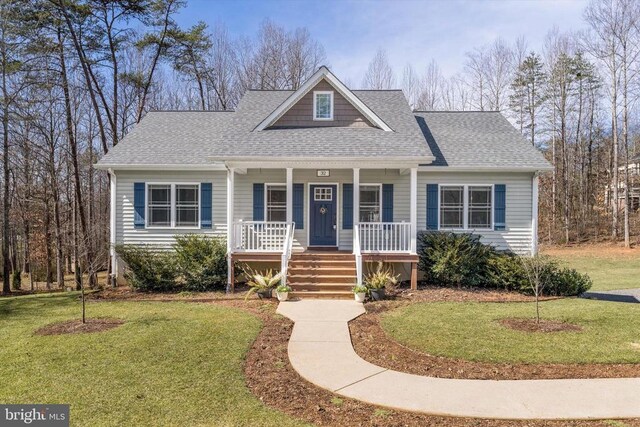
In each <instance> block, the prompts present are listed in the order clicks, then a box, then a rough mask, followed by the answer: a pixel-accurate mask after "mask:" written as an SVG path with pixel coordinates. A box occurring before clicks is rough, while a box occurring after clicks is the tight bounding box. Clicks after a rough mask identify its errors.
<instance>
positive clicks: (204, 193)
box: [200, 182, 212, 228]
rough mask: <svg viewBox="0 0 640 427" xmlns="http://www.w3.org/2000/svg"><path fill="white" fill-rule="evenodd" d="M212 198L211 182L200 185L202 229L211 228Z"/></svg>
mask: <svg viewBox="0 0 640 427" xmlns="http://www.w3.org/2000/svg"><path fill="white" fill-rule="evenodd" d="M211 198H212V188H211V183H210V182H203V183H201V184H200V226H201V227H202V228H211V227H212V223H211V217H212V215H211V204H212V203H211Z"/></svg>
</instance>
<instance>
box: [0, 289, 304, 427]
mask: <svg viewBox="0 0 640 427" xmlns="http://www.w3.org/2000/svg"><path fill="white" fill-rule="evenodd" d="M76 297H77V294H75V295H74V294H49V295H39V296H27V297H14V298H3V299H0V325H1V326H0V343H2V345H1V346H0V360H2V363H1V364H0V378H2V381H0V402H2V403H70V404H71V423H72V425H74V426H75V425H90V426H108V425H112V426H121V425H131V426H133V425H139V426H144V425H154V426H162V425H192V426H204V425H216V426H227V425H229V426H231V425H238V426H241V425H242V426H244V425H252V426H253V425H269V426H271V425H278V426H288V425H298V424H299V423H298V422H297V421H296V420H293V419H291V418H289V417H287V416H285V415H283V414H281V413H279V412H277V411H274V410H271V409H269V408H267V407H266V406H264V405H263V404H262V403H260V402H259V401H258V399H256V398H255V397H254V396H253V395H252V394H251V392H250V391H249V390H248V389H247V387H246V386H245V379H244V375H243V372H242V364H243V357H244V355H245V354H246V352H247V350H248V349H249V347H250V346H251V343H252V342H253V340H254V339H255V337H256V335H257V334H258V332H259V331H260V329H261V322H260V321H259V320H258V319H257V318H255V317H253V316H251V315H249V314H247V313H245V312H243V311H241V310H238V309H233V308H227V307H222V306H216V305H211V304H195V303H179V302H172V303H145V302H101V303H91V304H89V305H88V314H89V316H91V317H101V316H108V317H116V318H120V319H124V320H125V321H126V323H125V324H124V325H122V326H120V327H118V328H116V329H112V330H109V331H104V332H99V333H93V334H73V335H58V336H36V335H34V334H33V332H34V331H35V330H36V329H37V328H39V327H41V326H43V325H46V324H48V323H51V322H56V321H63V320H68V319H73V318H76V317H77V316H78V314H79V309H80V306H79V304H78V302H77V301H76Z"/></svg>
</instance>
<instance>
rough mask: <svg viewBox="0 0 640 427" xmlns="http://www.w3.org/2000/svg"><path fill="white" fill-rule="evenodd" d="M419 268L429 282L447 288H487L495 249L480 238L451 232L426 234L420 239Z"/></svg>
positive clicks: (422, 234) (421, 235)
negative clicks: (490, 263) (490, 260)
mask: <svg viewBox="0 0 640 427" xmlns="http://www.w3.org/2000/svg"><path fill="white" fill-rule="evenodd" d="M419 242H420V249H419V251H418V255H419V257H420V258H419V261H418V267H419V268H420V270H422V271H423V272H424V274H425V279H426V280H427V281H428V282H430V283H434V284H440V285H443V286H462V285H465V286H472V287H477V286H487V284H488V282H489V259H490V258H491V257H492V256H493V255H494V252H495V251H494V249H493V248H492V247H491V246H487V245H484V244H482V243H481V242H480V236H476V235H472V234H463V233H450V232H424V233H421V234H420V236H419Z"/></svg>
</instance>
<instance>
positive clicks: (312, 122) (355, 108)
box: [255, 66, 392, 131]
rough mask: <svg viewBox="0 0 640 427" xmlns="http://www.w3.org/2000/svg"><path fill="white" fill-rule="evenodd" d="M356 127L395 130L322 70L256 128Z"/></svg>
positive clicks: (259, 129)
mask: <svg viewBox="0 0 640 427" xmlns="http://www.w3.org/2000/svg"><path fill="white" fill-rule="evenodd" d="M309 127H356V128H378V129H381V130H383V131H391V130H392V129H391V128H390V127H389V126H388V125H387V124H386V123H385V122H384V121H383V120H382V119H381V118H380V117H378V116H377V115H376V114H375V113H374V112H373V111H372V110H371V109H370V108H369V107H368V106H367V105H365V104H364V103H363V102H362V101H361V100H360V99H359V98H358V97H357V96H356V95H355V94H354V93H353V92H352V91H351V90H349V89H348V88H347V87H346V86H345V85H344V84H343V83H342V82H340V80H338V79H337V78H336V77H335V76H334V75H333V74H332V73H331V72H330V71H329V69H328V68H327V67H325V66H322V67H320V68H319V69H318V71H316V72H315V73H314V74H313V76H311V77H310V78H309V79H308V80H307V81H306V82H305V83H304V84H303V85H302V86H300V88H299V89H298V90H296V91H295V92H293V93H292V94H291V95H290V96H289V97H288V98H287V99H286V100H285V101H284V102H283V103H282V104H281V105H280V106H279V107H278V108H276V109H275V110H274V111H273V112H272V113H271V114H270V115H269V116H268V117H266V118H265V119H264V120H263V121H262V122H261V123H260V124H259V125H258V126H257V127H256V128H255V130H256V131H261V130H265V129H282V128H286V129H291V128H309Z"/></svg>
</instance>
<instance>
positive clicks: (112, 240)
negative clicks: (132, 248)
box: [109, 169, 118, 287]
mask: <svg viewBox="0 0 640 427" xmlns="http://www.w3.org/2000/svg"><path fill="white" fill-rule="evenodd" d="M109 177H110V178H111V183H110V190H111V206H110V207H109V208H110V209H109V212H110V215H111V218H110V221H109V256H110V257H111V271H110V272H109V273H111V280H110V284H111V286H113V287H115V286H117V284H118V257H117V256H116V209H117V206H116V203H117V201H118V198H117V194H116V189H117V181H116V173H115V172H114V171H113V169H109Z"/></svg>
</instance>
